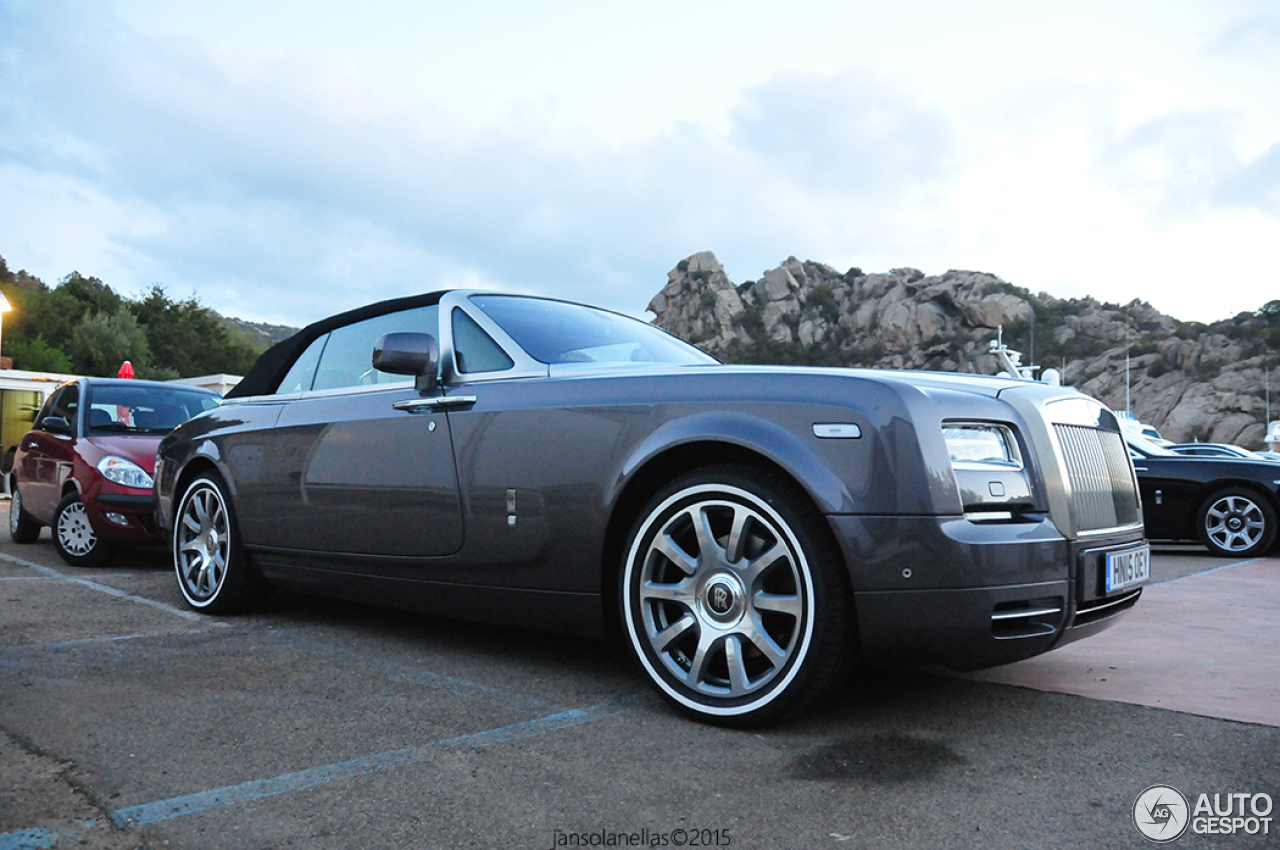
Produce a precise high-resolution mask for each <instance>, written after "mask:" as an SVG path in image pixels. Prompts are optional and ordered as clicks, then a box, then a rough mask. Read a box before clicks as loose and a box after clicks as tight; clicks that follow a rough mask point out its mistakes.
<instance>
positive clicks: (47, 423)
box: [40, 416, 71, 437]
mask: <svg viewBox="0 0 1280 850" xmlns="http://www.w3.org/2000/svg"><path fill="white" fill-rule="evenodd" d="M40 427H41V428H43V429H44V430H46V431H48V432H49V433H51V434H63V435H65V436H68V437H70V436H71V423H70V422H68V421H67V420H66V419H65V418H64V417H61V416H46V417H45V418H44V419H41V420H40Z"/></svg>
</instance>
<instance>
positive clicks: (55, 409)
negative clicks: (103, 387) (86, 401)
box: [49, 384, 80, 428]
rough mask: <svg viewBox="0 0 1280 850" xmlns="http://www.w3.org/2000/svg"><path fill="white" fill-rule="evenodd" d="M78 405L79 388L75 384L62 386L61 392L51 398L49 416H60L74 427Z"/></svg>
mask: <svg viewBox="0 0 1280 850" xmlns="http://www.w3.org/2000/svg"><path fill="white" fill-rule="evenodd" d="M79 407H80V388H79V387H78V386H76V385H75V384H72V385H71V386H69V387H65V388H63V390H62V391H61V392H59V393H58V395H57V396H56V397H55V398H54V399H53V404H52V405H50V408H49V415H50V416H61V417H62V418H63V419H65V420H67V421H68V422H69V423H71V426H72V427H73V428H74V427H75V424H76V410H78V409H79Z"/></svg>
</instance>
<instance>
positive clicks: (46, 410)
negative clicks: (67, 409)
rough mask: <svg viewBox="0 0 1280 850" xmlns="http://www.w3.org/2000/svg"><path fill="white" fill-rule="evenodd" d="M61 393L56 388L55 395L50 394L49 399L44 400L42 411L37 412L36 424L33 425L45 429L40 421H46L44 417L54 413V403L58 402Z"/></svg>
mask: <svg viewBox="0 0 1280 850" xmlns="http://www.w3.org/2000/svg"><path fill="white" fill-rule="evenodd" d="M60 395H61V393H60V392H57V391H56V390H55V391H54V393H53V395H51V396H49V397H48V398H47V399H45V400H44V404H42V405H41V406H40V412H39V413H37V414H36V421H35V425H33V426H32V427H34V428H39V429H40V430H42V431H43V430H44V427H43V426H42V425H41V424H40V423H41V422H43V421H44V418H45V417H46V416H52V415H53V406H54V404H56V403H57V401H58V396H60Z"/></svg>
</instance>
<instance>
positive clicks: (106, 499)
mask: <svg viewBox="0 0 1280 850" xmlns="http://www.w3.org/2000/svg"><path fill="white" fill-rule="evenodd" d="M81 499H82V500H83V501H84V508H85V513H86V514H87V515H88V517H89V524H90V525H92V526H93V530H94V531H95V532H96V533H97V534H98V536H99V537H102V538H104V539H110V540H117V541H121V542H127V543H153V542H155V541H157V540H159V539H160V538H159V537H158V536H157V533H156V525H155V518H154V514H155V497H154V496H153V495H152V494H150V493H147V492H139V491H137V490H128V489H126V488H123V487H121V488H119V489H118V490H117V489H115V488H112V489H107V487H106V486H101V485H100V486H99V487H97V488H96V489H94V490H93V491H91V492H85V493H82V494H81ZM108 514H113V515H114V517H115V521H113V520H112V519H108V516H107V515H108ZM122 523H123V524H122Z"/></svg>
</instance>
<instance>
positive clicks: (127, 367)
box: [116, 360, 133, 378]
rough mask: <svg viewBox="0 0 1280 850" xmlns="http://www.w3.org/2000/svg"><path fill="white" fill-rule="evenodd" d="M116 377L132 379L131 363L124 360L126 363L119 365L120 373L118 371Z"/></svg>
mask: <svg viewBox="0 0 1280 850" xmlns="http://www.w3.org/2000/svg"><path fill="white" fill-rule="evenodd" d="M116 377H117V378H132V377H133V364H132V363H130V362H129V361H128V360H126V361H124V362H123V363H121V364H120V371H119V372H116Z"/></svg>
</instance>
